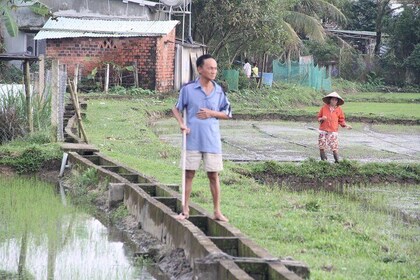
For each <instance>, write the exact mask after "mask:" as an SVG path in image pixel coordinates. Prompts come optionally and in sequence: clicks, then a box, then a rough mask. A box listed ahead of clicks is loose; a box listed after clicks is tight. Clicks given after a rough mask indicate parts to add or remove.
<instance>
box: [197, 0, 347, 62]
mask: <svg viewBox="0 0 420 280" xmlns="http://www.w3.org/2000/svg"><path fill="white" fill-rule="evenodd" d="M193 9H194V11H193V15H194V18H193V21H194V22H193V30H194V34H193V35H194V37H195V38H200V41H202V42H203V43H205V44H206V45H208V46H209V49H210V52H211V53H212V54H213V55H215V56H216V57H217V58H218V60H224V61H228V64H231V63H232V62H233V61H234V59H235V58H236V57H237V56H238V55H241V54H243V53H247V52H248V51H249V52H250V53H252V54H259V55H260V56H262V55H265V54H272V55H274V56H276V57H279V56H285V57H287V58H290V57H291V55H296V56H297V55H298V54H299V50H300V49H301V46H302V45H301V38H311V39H313V40H316V41H319V42H322V41H323V40H324V38H325V32H324V28H323V27H322V25H321V23H320V20H319V19H320V18H324V19H329V20H333V21H338V22H344V21H345V17H344V15H343V14H342V13H341V12H340V10H339V9H337V7H335V6H334V5H333V4H331V3H328V2H326V1H319V0H310V1H303V2H302V1H275V0H272V1H261V0H246V1H235V0H234V1H228V0H225V1H216V0H211V1H203V0H197V1H195V2H194V5H193ZM208 19H212V23H213V24H208Z"/></svg>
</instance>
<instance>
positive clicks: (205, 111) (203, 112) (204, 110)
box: [197, 108, 213, 120]
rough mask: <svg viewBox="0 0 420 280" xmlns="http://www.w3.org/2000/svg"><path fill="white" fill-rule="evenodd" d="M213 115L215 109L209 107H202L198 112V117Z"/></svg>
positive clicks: (205, 117)
mask: <svg viewBox="0 0 420 280" xmlns="http://www.w3.org/2000/svg"><path fill="white" fill-rule="evenodd" d="M211 117H213V111H212V110H210V109H207V108H200V111H198V113H197V118H199V119H201V120H205V119H208V118H211Z"/></svg>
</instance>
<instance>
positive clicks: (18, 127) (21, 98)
mask: <svg viewBox="0 0 420 280" xmlns="http://www.w3.org/2000/svg"><path fill="white" fill-rule="evenodd" d="M32 101H33V102H32V112H33V120H34V130H35V131H36V132H49V130H50V127H51V122H50V116H51V95H48V97H47V98H46V99H43V98H41V97H40V96H39V95H33V96H32ZM26 104H27V103H26V96H25V93H24V91H23V90H18V91H17V90H16V89H14V87H13V86H12V87H11V88H10V89H9V90H8V91H7V92H5V93H4V94H2V95H0V109H1V110H0V144H2V143H5V142H7V141H10V140H13V139H16V138H18V137H23V136H25V135H27V134H28V132H29V131H28V124H27V110H26Z"/></svg>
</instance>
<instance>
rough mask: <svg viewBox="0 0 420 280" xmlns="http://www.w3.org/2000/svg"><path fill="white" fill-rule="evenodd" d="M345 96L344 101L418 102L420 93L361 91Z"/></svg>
mask: <svg viewBox="0 0 420 280" xmlns="http://www.w3.org/2000/svg"><path fill="white" fill-rule="evenodd" d="M345 96H346V99H345V100H346V102H380V103H420V93H403V92H398V93H383V92H361V93H357V94H348V95H345Z"/></svg>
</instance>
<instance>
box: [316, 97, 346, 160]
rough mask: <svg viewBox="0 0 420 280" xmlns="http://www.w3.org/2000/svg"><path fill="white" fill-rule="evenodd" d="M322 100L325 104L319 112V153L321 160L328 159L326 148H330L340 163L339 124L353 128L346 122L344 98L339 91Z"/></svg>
mask: <svg viewBox="0 0 420 280" xmlns="http://www.w3.org/2000/svg"><path fill="white" fill-rule="evenodd" d="M322 101H324V103H325V105H324V106H322V107H321V110H319V113H318V122H319V137H318V145H319V153H320V155H321V160H327V155H326V154H325V150H326V149H327V148H329V149H330V150H332V152H333V155H334V160H335V162H336V163H338V125H340V126H341V127H345V128H348V129H351V126H350V125H347V124H346V121H345V118H344V112H343V110H342V109H341V107H340V106H341V105H343V104H344V100H343V98H341V97H340V95H338V93H336V92H335V91H334V92H332V93H330V94H328V95H326V96H324V98H322Z"/></svg>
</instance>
